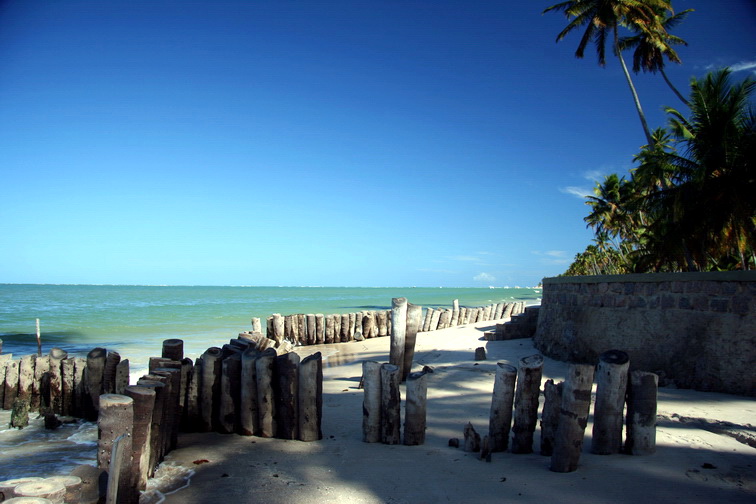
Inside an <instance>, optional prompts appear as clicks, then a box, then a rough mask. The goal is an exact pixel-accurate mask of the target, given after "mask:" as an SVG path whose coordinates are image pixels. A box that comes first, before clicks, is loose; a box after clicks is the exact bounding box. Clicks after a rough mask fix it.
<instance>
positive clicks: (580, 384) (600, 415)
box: [465, 350, 658, 472]
mask: <svg viewBox="0 0 756 504" xmlns="http://www.w3.org/2000/svg"><path fill="white" fill-rule="evenodd" d="M629 365H630V359H629V357H628V355H627V353H626V352H622V351H620V350H609V351H607V352H604V353H603V354H601V355H600V356H599V362H598V366H594V365H593V364H570V366H569V368H568V372H567V377H566V380H565V381H564V382H559V383H556V384H555V383H554V380H547V381H546V383H545V385H544V389H543V393H544V405H543V410H542V412H541V455H545V456H549V457H551V465H550V469H551V470H552V471H555V472H572V471H575V470H576V469H577V467H578V462H579V460H580V453H581V451H582V446H583V437H584V434H585V428H586V426H587V423H588V415H589V412H590V405H591V389H592V385H593V382H594V374H595V379H596V383H597V387H596V402H595V404H594V409H593V433H592V445H591V452H593V453H595V454H599V455H608V454H612V453H620V452H624V453H628V454H632V455H648V454H651V453H654V451H655V449H656V405H657V389H658V377H657V376H656V375H655V374H654V373H648V372H645V371H632V372H628V369H629ZM542 367H543V358H542V356H540V355H537V354H536V355H532V356H528V357H523V358H522V359H520V361H519V365H518V367H517V368H515V366H513V365H512V364H510V363H508V362H506V361H505V362H499V363H497V369H496V375H495V379H494V390H493V395H492V399H491V412H490V419H489V433H488V436H487V437H488V438H489V449H490V451H492V452H497V451H505V450H506V449H507V445H508V441H509V439H508V438H509V432H510V428H511V431H512V436H511V446H510V450H511V452H512V453H530V452H532V450H533V433H534V430H535V424H536V420H537V407H538V393H539V389H540V385H541V369H542ZM625 405H626V406H627V416H626V419H625V422H624V427H625V442H624V445H623V443H622V431H623V410H624V408H625ZM513 411H514V415H513V414H512V413H513ZM513 416H514V426H512V418H513ZM472 432H474V429H473V428H472V425H470V424H468V425H467V426H465V439H466V444H465V446H468V444H470V441H471V440H472V439H473V437H472V435H471V433H472ZM483 444H484V445H485V444H486V443H483ZM475 446H477V444H475ZM480 449H481V448H480V446H477V449H475V450H473V451H479V450H480ZM468 451H470V450H468ZM481 457H483V455H481Z"/></svg>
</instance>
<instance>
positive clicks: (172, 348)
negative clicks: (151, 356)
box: [161, 339, 184, 361]
mask: <svg viewBox="0 0 756 504" xmlns="http://www.w3.org/2000/svg"><path fill="white" fill-rule="evenodd" d="M161 356H162V357H164V358H166V359H171V360H175V361H181V360H183V359H184V340H180V339H167V340H164V341H163V352H162V354H161Z"/></svg>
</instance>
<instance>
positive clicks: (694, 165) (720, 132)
mask: <svg viewBox="0 0 756 504" xmlns="http://www.w3.org/2000/svg"><path fill="white" fill-rule="evenodd" d="M730 76H731V72H730V71H729V70H728V69H724V70H720V71H718V72H715V73H710V74H709V75H707V76H706V77H705V78H704V79H703V80H701V81H699V80H697V79H695V78H693V79H692V80H691V96H690V100H689V102H690V116H689V117H688V118H686V117H685V116H684V115H683V114H681V113H680V112H678V111H677V110H675V109H672V108H669V107H668V108H667V109H666V111H667V113H668V114H669V115H670V116H671V117H670V130H671V132H672V134H673V136H674V137H675V139H676V140H677V142H678V144H679V145H680V146H681V147H682V153H681V154H671V155H670V160H671V162H672V163H673V164H674V165H675V167H676V169H677V172H678V174H679V179H680V183H679V185H678V186H677V187H676V188H675V190H674V191H670V194H669V196H668V197H667V198H665V200H666V202H665V206H666V207H667V208H668V209H675V210H678V219H679V221H678V222H679V224H680V225H681V226H682V228H683V230H684V233H685V235H686V236H690V237H691V241H693V240H695V242H696V243H697V244H698V245H699V246H698V247H696V249H695V250H694V253H695V255H696V256H697V260H705V261H707V262H713V263H714V265H715V266H716V265H717V263H718V262H720V261H726V260H727V259H726V258H727V256H730V257H732V256H735V257H737V258H738V261H739V262H740V267H741V268H743V269H748V267H749V263H750V262H751V261H752V259H753V257H754V252H755V251H756V198H755V197H754V194H756V175H755V174H756V167H755V166H754V163H755V162H756V161H755V160H756V115H755V114H754V110H753V108H752V105H751V103H752V102H751V100H752V97H753V95H754V92H756V81H754V80H753V79H751V78H747V79H745V80H744V81H742V82H739V83H733V82H732V80H731V78H730Z"/></svg>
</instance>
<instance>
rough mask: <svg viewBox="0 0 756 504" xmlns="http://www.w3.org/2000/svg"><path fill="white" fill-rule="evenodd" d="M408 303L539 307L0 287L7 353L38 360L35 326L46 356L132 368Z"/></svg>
mask: <svg viewBox="0 0 756 504" xmlns="http://www.w3.org/2000/svg"><path fill="white" fill-rule="evenodd" d="M401 296H404V297H406V298H407V299H408V300H409V301H410V302H412V303H414V304H419V305H422V306H424V307H429V306H431V307H441V306H443V307H448V306H451V305H452V302H453V300H454V299H459V302H460V305H462V306H484V305H487V304H490V303H499V302H502V301H505V302H506V301H515V300H518V301H519V300H521V301H525V302H526V303H527V304H536V303H538V302H539V298H540V289H529V288H415V287H413V288H394V287H381V288H354V287H194V286H193V287H174V286H124V285H11V284H2V285H0V339H2V340H3V349H2V351H3V353H13V354H16V355H21V354H27V353H34V352H36V350H37V343H36V323H35V322H36V319H40V326H41V334H42V338H41V339H42V345H43V352H45V353H46V352H47V351H49V349H50V348H52V347H59V348H62V349H64V350H66V351H68V352H69V354H77V355H82V356H83V355H86V353H87V352H88V351H89V350H91V349H92V348H94V347H97V346H100V347H104V348H107V349H109V350H115V351H117V352H119V353H120V354H121V357H122V358H128V359H130V361H131V363H132V369H133V368H134V367H135V365H136V367H141V366H142V365H143V364H145V363H146V361H147V358H148V357H149V356H154V355H160V351H161V343H162V341H163V340H165V339H168V338H180V339H183V340H184V351H185V354H186V355H187V356H188V357H192V358H195V357H198V356H199V355H200V354H201V353H202V352H203V351H204V350H205V349H207V348H208V347H211V346H221V345H223V344H224V343H226V342H228V340H229V339H230V338H235V337H236V336H237V334H238V333H239V332H241V331H245V330H250V329H251V319H252V318H253V317H259V318H261V319H262V323H263V329H264V327H265V318H266V317H268V316H269V315H271V314H273V313H281V314H282V315H288V314H293V313H324V314H328V313H350V312H358V311H362V310H379V309H388V308H390V307H391V298H394V297H401Z"/></svg>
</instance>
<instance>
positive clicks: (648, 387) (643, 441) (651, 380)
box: [625, 371, 659, 455]
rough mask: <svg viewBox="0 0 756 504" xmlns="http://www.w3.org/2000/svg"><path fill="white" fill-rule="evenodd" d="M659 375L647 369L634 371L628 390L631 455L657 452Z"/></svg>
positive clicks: (628, 444) (628, 435) (629, 451)
mask: <svg viewBox="0 0 756 504" xmlns="http://www.w3.org/2000/svg"><path fill="white" fill-rule="evenodd" d="M658 387H659V377H658V376H657V375H656V374H654V373H649V372H646V371H632V372H631V373H630V382H629V383H628V387H627V388H628V392H627V440H626V441H625V451H626V452H627V453H629V454H631V455H651V454H653V453H655V452H656V401H657V392H658Z"/></svg>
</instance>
